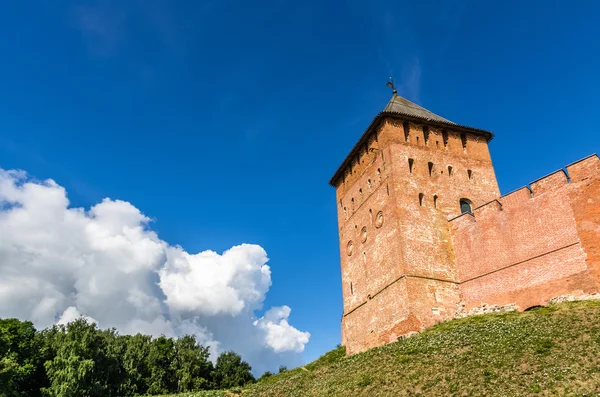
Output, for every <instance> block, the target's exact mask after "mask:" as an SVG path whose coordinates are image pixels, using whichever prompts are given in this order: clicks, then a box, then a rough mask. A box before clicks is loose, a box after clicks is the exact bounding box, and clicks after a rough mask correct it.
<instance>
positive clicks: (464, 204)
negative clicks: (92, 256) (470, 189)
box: [460, 198, 473, 214]
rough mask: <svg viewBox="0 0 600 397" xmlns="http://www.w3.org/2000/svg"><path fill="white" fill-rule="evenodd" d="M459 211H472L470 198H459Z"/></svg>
mask: <svg viewBox="0 0 600 397" xmlns="http://www.w3.org/2000/svg"><path fill="white" fill-rule="evenodd" d="M460 212H461V213H462V214H464V213H467V212H469V213H472V212H473V210H472V208H471V200H469V199H465V198H462V199H460Z"/></svg>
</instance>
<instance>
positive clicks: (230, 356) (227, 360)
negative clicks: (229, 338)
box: [214, 351, 255, 389]
mask: <svg viewBox="0 0 600 397" xmlns="http://www.w3.org/2000/svg"><path fill="white" fill-rule="evenodd" d="M251 370H252V367H250V364H248V363H247V362H246V361H243V360H242V357H241V356H240V355H239V354H237V353H235V352H233V351H229V352H224V353H221V355H219V358H217V364H216V365H215V371H214V378H215V382H216V383H217V384H218V386H219V387H220V388H221V389H230V388H232V387H236V386H244V385H245V384H246V383H250V382H254V380H255V379H254V376H252V373H251V372H250V371H251Z"/></svg>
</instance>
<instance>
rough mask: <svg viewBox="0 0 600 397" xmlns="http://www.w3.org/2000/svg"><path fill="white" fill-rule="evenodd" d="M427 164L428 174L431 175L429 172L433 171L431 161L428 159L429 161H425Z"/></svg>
mask: <svg viewBox="0 0 600 397" xmlns="http://www.w3.org/2000/svg"><path fill="white" fill-rule="evenodd" d="M427 166H428V167H429V176H431V173H432V171H433V163H432V162H431V161H430V162H429V163H427Z"/></svg>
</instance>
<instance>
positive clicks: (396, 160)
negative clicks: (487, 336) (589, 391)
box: [336, 118, 600, 353]
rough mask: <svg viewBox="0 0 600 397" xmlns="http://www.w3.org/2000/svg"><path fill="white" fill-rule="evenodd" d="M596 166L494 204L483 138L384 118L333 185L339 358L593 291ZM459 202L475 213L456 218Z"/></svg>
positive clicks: (598, 213)
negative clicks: (450, 324)
mask: <svg viewBox="0 0 600 397" xmlns="http://www.w3.org/2000/svg"><path fill="white" fill-rule="evenodd" d="M599 165H600V161H599V160H598V157H597V156H591V157H589V158H587V159H584V160H582V161H579V162H577V163H574V164H572V165H570V166H568V167H567V171H568V175H567V174H566V173H565V172H564V171H562V170H560V171H557V172H555V173H552V174H550V175H547V176H546V177H543V178H540V179H539V180H537V181H534V182H532V183H531V184H530V187H525V188H522V189H519V190H517V191H515V192H512V193H510V194H508V195H505V196H503V197H500V193H499V190H498V185H497V182H496V177H495V174H494V168H493V166H492V161H491V158H490V154H489V151H488V145H487V140H486V138H485V137H484V136H480V135H476V134H471V133H469V132H465V131H464V130H460V128H459V129H458V130H457V131H453V130H452V129H450V128H448V129H447V130H444V131H442V130H440V129H438V128H435V127H433V126H432V125H424V124H416V123H414V122H408V121H405V120H397V119H395V118H394V119H392V118H388V119H385V120H383V121H382V122H381V124H380V125H379V126H378V128H377V130H376V132H375V133H374V134H372V136H371V137H370V139H369V140H368V142H367V143H366V144H365V145H364V147H362V148H360V151H359V152H358V154H357V155H356V156H355V158H354V159H352V161H351V163H350V164H349V165H348V166H347V167H346V169H345V170H344V172H345V174H344V175H343V176H342V177H341V178H339V180H337V182H336V183H337V185H336V198H337V206H338V224H339V235H340V253H341V266H342V291H343V295H344V314H343V316H342V343H344V344H345V345H346V346H347V350H348V352H349V353H355V352H359V351H362V350H365V349H367V348H370V347H374V346H378V345H381V344H384V343H389V342H392V341H395V340H396V339H397V338H398V337H400V336H403V335H407V334H410V333H412V332H418V331H420V330H422V329H424V328H426V327H429V326H431V325H433V324H435V323H436V322H439V321H443V320H446V319H450V318H453V317H455V316H463V315H465V314H468V313H477V312H485V311H490V310H491V311H496V310H511V309H520V310H523V309H526V308H528V307H531V306H534V305H540V304H545V303H548V302H549V301H550V300H551V299H552V298H555V297H557V296H578V295H583V294H588V295H589V294H595V293H598V292H600V289H599V288H598V287H599V286H600V263H599V260H600V203H599V202H598V197H599V196H600V186H599V185H600V182H599V179H598V178H599V175H600V169H599ZM462 198H464V199H468V200H469V201H470V202H471V203H472V209H473V210H472V213H467V214H464V215H460V212H461V209H460V204H459V201H460V199H462ZM459 215H460V216H459Z"/></svg>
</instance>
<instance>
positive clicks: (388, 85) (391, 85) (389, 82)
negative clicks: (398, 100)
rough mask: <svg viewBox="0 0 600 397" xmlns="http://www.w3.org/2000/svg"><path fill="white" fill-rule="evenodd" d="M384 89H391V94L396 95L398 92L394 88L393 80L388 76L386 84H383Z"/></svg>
mask: <svg viewBox="0 0 600 397" xmlns="http://www.w3.org/2000/svg"><path fill="white" fill-rule="evenodd" d="M385 85H386V87H390V88H391V89H392V94H394V95H396V94H398V91H397V90H396V86H395V85H394V78H393V77H392V76H390V78H389V80H388V82H387V83H385Z"/></svg>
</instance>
